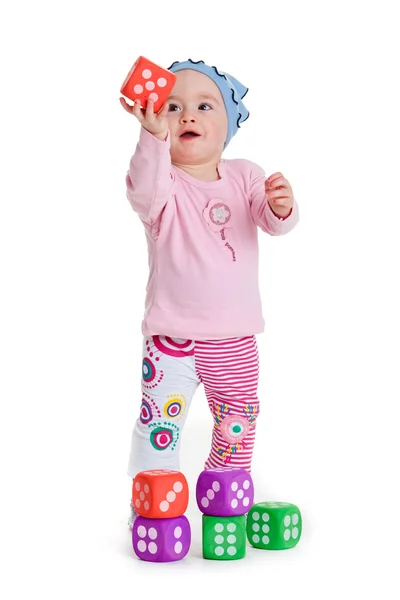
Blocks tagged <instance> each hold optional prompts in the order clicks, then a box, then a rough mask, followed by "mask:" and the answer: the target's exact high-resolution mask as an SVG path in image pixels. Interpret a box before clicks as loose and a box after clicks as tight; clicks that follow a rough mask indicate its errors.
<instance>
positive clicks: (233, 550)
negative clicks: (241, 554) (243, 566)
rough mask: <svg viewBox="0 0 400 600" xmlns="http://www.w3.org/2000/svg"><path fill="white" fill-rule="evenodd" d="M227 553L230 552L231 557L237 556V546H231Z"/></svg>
mask: <svg viewBox="0 0 400 600" xmlns="http://www.w3.org/2000/svg"><path fill="white" fill-rule="evenodd" d="M227 552H228V554H229V556H234V555H235V554H236V548H235V546H229V548H228V550H227Z"/></svg>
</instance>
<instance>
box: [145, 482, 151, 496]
mask: <svg viewBox="0 0 400 600" xmlns="http://www.w3.org/2000/svg"><path fill="white" fill-rule="evenodd" d="M149 491H150V488H149V486H148V485H147V483H146V484H145V486H144V493H145V494H148V493H149Z"/></svg>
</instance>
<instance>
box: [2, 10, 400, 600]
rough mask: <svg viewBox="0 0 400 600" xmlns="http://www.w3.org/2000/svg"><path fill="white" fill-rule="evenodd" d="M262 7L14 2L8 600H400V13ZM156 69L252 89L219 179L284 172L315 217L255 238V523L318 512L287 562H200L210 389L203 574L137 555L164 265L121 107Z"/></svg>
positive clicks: (202, 448) (5, 276) (6, 123)
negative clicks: (139, 196)
mask: <svg viewBox="0 0 400 600" xmlns="http://www.w3.org/2000/svg"><path fill="white" fill-rule="evenodd" d="M257 4H258V2H257V3H256V2H255V0H247V2H245V3H242V2H234V1H232V0H231V1H229V2H228V1H226V2H193V3H191V2H182V1H181V0H175V1H170V2H163V3H161V2H151V3H150V2H149V3H136V2H133V1H130V2H128V1H118V0H114V1H113V2H103V1H100V0H99V1H97V2H94V1H84V0H81V1H79V2H77V1H73V0H69V1H68V2H45V1H41V0H35V1H34V2H24V1H20V2H4V4H2V9H1V14H0V23H1V25H0V28H1V31H0V45H1V48H0V50H1V57H2V67H1V83H2V85H1V88H2V92H1V113H0V118H1V124H0V125H1V129H0V137H1V175H0V183H1V195H0V198H1V217H0V252H1V254H0V259H1V296H0V299H1V316H0V318H1V323H0V325H1V330H0V344H1V363H0V376H1V381H0V383H1V390H0V392H1V420H0V427H1V432H0V433H1V435H0V444H1V448H0V450H1V483H2V486H1V487H2V490H3V491H2V492H1V511H0V519H1V531H0V544H1V552H2V557H1V563H0V568H1V571H2V575H1V578H0V587H3V588H4V589H3V590H1V596H2V598H5V599H6V598H7V600H8V599H12V598H21V597H23V595H24V597H27V595H28V594H29V595H32V597H35V598H36V597H37V598H39V597H40V598H46V599H47V598H60V599H61V598H78V599H80V598H98V599H102V598H118V600H122V599H124V598H174V599H177V598H188V597H192V596H193V594H194V592H195V591H196V590H199V592H200V594H199V597H202V596H203V595H204V594H207V596H208V597H210V598H211V597H212V598H213V597H216V596H217V594H223V596H224V597H230V596H231V595H235V597H240V596H241V597H243V596H244V595H245V597H246V598H251V597H257V598H274V599H289V598H294V597H300V598H307V599H312V600H314V599H316V600H317V599H318V600H320V599H322V598H323V599H324V600H325V599H330V598H335V599H336V598H344V599H347V598H351V597H354V596H356V597H366V598H378V597H382V598H385V600H389V599H392V598H393V599H395V598H396V599H398V598H399V593H400V590H399V580H398V575H397V572H396V570H397V569H398V565H399V549H398V538H399V525H400V519H399V500H400V498H399V491H398V480H399V468H398V459H396V458H395V455H396V453H397V456H399V443H398V439H399V420H398V416H397V415H398V410H397V409H398V407H397V405H398V403H399V400H400V393H399V391H400V390H399V383H398V368H399V333H400V331H399V317H398V307H399V300H400V298H399V293H398V286H399V281H398V280H399V267H398V264H399V254H400V247H399V234H398V218H399V200H400V198H399V188H398V177H399V158H400V156H399V132H400V128H399V110H398V107H399V105H400V96H399V93H398V58H397V59H396V55H397V57H398V56H399V52H400V47H399V41H398V40H399V35H398V21H396V18H395V5H396V2H388V1H382V0H381V1H380V2H369V1H363V2H356V1H350V0H348V1H346V2H343V1H339V0H336V1H335V2H325V1H319V2H317V1H315V2H311V1H302V2H287V1H283V0H280V1H279V2H260V7H262V11H263V12H262V13H261V12H260V10H258V9H257V8H256V6H257ZM139 55H144V56H146V57H147V58H149V59H150V60H153V61H154V62H156V63H158V64H160V65H162V66H164V67H168V66H169V65H170V64H171V63H172V62H174V61H175V60H187V59H188V58H192V59H193V60H204V61H205V62H207V63H209V64H215V65H217V66H218V67H219V68H220V69H221V70H223V71H226V72H228V73H231V74H232V75H234V76H235V77H236V78H238V79H239V80H240V81H242V82H243V83H244V84H245V85H247V86H248V87H249V88H250V91H249V93H248V94H247V97H246V99H245V103H246V106H247V107H248V109H249V110H250V113H251V116H250V118H249V120H248V121H247V122H246V123H244V124H243V125H242V127H241V130H240V131H239V133H238V134H237V135H236V137H235V138H234V139H233V140H232V142H231V144H230V145H229V147H228V149H227V151H226V153H225V158H233V157H243V158H248V159H250V160H253V161H255V162H257V163H258V164H260V165H262V166H263V168H264V169H265V171H266V173H267V175H269V174H272V173H273V172H275V171H278V170H279V171H282V172H283V174H284V175H285V176H286V177H287V178H288V179H289V181H290V182H291V184H292V186H293V189H294V192H295V196H296V198H297V200H298V202H299V205H300V210H301V222H300V224H299V226H298V227H297V228H296V230H295V231H293V232H292V233H290V234H289V235H288V236H285V237H282V238H269V237H267V236H266V235H260V250H261V270H260V285H261V292H262V298H263V304H264V313H265V317H266V321H267V328H266V333H265V334H264V335H262V336H258V342H259V347H260V357H261V366H262V371H261V380H260V387H259V393H260V398H261V403H262V413H261V415H260V417H259V421H258V437H257V442H256V451H255V457H254V470H253V477H254V482H255V486H256V501H262V500H271V499H275V500H282V501H288V502H293V503H295V504H297V505H298V506H299V507H300V509H301V511H302V514H303V518H304V533H303V537H302V539H301V541H300V543H299V545H298V546H297V547H296V548H295V549H293V550H291V551H286V552H275V553H274V552H264V551H261V550H254V549H252V548H251V547H249V548H248V554H247V557H246V558H245V559H244V560H241V561H231V562H221V561H205V560H203V559H202V558H201V530H200V514H199V512H198V510H197V507H196V506H195V503H194V494H193V490H194V486H195V483H196V479H197V476H198V474H199V473H200V471H201V470H202V467H203V461H204V459H205V457H206V455H207V453H208V444H209V438H210V431H211V417H210V415H209V414H208V409H207V407H206V403H205V396H204V393H203V391H202V389H199V392H198V393H197V395H196V397H195V398H196V401H195V402H194V403H193V406H192V410H191V414H190V415H189V418H188V421H187V425H186V429H185V431H184V436H183V441H182V456H181V469H182V471H183V472H184V473H185V474H186V476H187V478H188V480H189V484H190V486H191V490H192V497H191V501H190V505H189V509H188V512H187V515H188V516H189V518H190V519H191V523H192V533H193V545H192V548H191V551H190V554H189V555H188V556H187V558H186V559H185V560H184V561H182V562H178V563H171V564H164V565H159V564H151V563H145V562H142V561H139V560H137V559H136V557H135V556H134V554H133V551H132V548H131V543H130V533H129V530H128V528H127V525H126V521H127V517H128V512H129V511H128V508H129V495H130V481H129V479H128V477H127V476H126V474H125V473H126V466H127V459H128V452H129V444H130V435H131V428H132V425H133V421H134V419H136V417H137V415H138V411H139V405H140V401H141V394H140V373H141V369H140V367H141V332H140V323H141V319H142V314H143V304H144V291H145V284H146V279H147V258H146V246H145V237H144V232H143V229H142V226H141V224H140V222H139V219H138V218H137V216H136V215H135V214H134V213H133V211H132V210H131V208H130V206H129V204H128V201H127V199H126V197H125V173H126V170H127V168H128V164H129V159H130V156H131V154H133V152H134V149H135V146H136V142H137V137H138V132H139V127H138V124H137V122H136V121H135V120H134V118H133V117H131V116H130V115H128V114H127V113H126V112H124V110H123V109H122V107H121V106H120V104H119V100H118V98H119V89H120V86H121V84H122V82H123V80H124V78H125V76H126V74H127V72H128V71H129V69H130V67H131V65H132V64H133V62H134V61H135V59H136V58H137V56H139ZM256 585H257V586H258V588H257V591H256V588H255V586H256Z"/></svg>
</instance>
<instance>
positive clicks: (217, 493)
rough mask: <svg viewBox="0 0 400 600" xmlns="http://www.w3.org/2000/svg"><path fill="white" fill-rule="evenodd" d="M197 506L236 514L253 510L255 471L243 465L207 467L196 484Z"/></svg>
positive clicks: (220, 514)
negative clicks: (253, 474)
mask: <svg viewBox="0 0 400 600" xmlns="http://www.w3.org/2000/svg"><path fill="white" fill-rule="evenodd" d="M196 500H197V506H198V507H199V509H200V510H201V512H202V513H203V514H205V515H212V516H217V517H233V516H237V515H244V514H245V513H247V512H249V510H250V508H251V507H252V505H253V501H254V486H253V480H252V478H251V475H250V474H249V473H248V471H246V469H240V468H239V467H236V468H235V467H222V468H217V469H207V470H206V471H203V472H202V473H200V475H199V478H198V480H197V485H196Z"/></svg>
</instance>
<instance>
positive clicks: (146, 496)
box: [132, 469, 189, 519]
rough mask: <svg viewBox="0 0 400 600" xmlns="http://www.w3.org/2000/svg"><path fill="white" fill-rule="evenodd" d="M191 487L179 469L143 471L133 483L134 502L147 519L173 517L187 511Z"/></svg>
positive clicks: (138, 512)
mask: <svg viewBox="0 0 400 600" xmlns="http://www.w3.org/2000/svg"><path fill="white" fill-rule="evenodd" d="M188 501H189V487H188V483H187V480H186V477H185V476H184V475H183V473H180V472H179V471H170V470H168V469H154V470H150V471H141V472H140V473H138V474H137V475H136V476H135V480H134V482H133V485H132V504H133V506H134V509H135V511H136V513H137V514H138V515H140V516H141V517H146V518H147V519H172V518H173V517H180V516H181V515H183V513H184V512H185V511H186V509H187V506H188Z"/></svg>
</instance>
